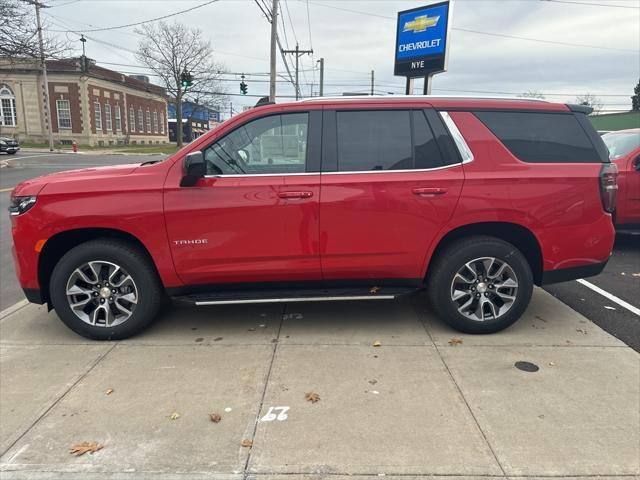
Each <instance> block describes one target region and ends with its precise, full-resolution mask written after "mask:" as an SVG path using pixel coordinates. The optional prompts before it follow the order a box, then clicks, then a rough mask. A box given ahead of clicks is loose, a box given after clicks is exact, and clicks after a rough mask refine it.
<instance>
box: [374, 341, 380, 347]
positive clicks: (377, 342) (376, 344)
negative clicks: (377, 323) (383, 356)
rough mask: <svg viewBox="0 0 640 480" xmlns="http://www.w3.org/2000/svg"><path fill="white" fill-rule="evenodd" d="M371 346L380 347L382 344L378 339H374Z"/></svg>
mask: <svg viewBox="0 0 640 480" xmlns="http://www.w3.org/2000/svg"><path fill="white" fill-rule="evenodd" d="M373 346H374V347H380V346H382V343H380V341H379V340H376V341H375V342H373Z"/></svg>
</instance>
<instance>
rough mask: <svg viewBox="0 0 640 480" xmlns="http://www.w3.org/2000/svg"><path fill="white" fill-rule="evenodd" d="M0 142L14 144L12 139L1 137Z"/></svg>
mask: <svg viewBox="0 0 640 480" xmlns="http://www.w3.org/2000/svg"><path fill="white" fill-rule="evenodd" d="M0 140H2V141H3V142H13V141H14V139H13V138H11V137H0Z"/></svg>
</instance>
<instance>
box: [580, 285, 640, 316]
mask: <svg viewBox="0 0 640 480" xmlns="http://www.w3.org/2000/svg"><path fill="white" fill-rule="evenodd" d="M576 282H578V283H580V284H582V285H584V286H585V287H587V288H590V289H591V290H593V291H594V292H596V293H599V294H600V295H602V296H603V297H605V298H607V299H609V300H611V301H612V302H614V303H616V304H618V305H620V306H621V307H623V308H626V309H627V310H629V311H630V312H631V313H635V314H636V315H638V316H639V317H640V308H638V307H634V306H633V305H631V304H630V303H628V302H625V301H624V300H622V299H621V298H618V297H616V296H615V295H613V294H612V293H609V292H607V291H606V290H603V289H601V288H600V287H598V286H596V285H594V284H593V283H591V282H587V281H586V280H584V279H582V278H580V279H578V280H576Z"/></svg>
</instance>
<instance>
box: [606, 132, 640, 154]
mask: <svg viewBox="0 0 640 480" xmlns="http://www.w3.org/2000/svg"><path fill="white" fill-rule="evenodd" d="M602 140H604V143H605V145H606V146H607V148H608V149H609V159H610V160H615V159H616V158H620V157H624V156H625V155H626V154H628V153H629V152H631V151H633V150H635V149H636V148H638V147H640V133H635V132H634V133H607V134H605V135H603V136H602Z"/></svg>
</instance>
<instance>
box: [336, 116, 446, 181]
mask: <svg viewBox="0 0 640 480" xmlns="http://www.w3.org/2000/svg"><path fill="white" fill-rule="evenodd" d="M336 128H337V160H338V162H337V163H338V171H341V172H360V171H382V170H412V169H427V168H434V167H440V166H442V165H444V163H443V162H442V156H441V154H440V150H439V149H438V145H437V143H436V141H435V138H434V135H433V132H432V131H431V127H430V126H429V124H428V122H427V119H426V118H425V115H424V113H423V112H422V111H421V110H416V111H411V110H357V111H338V112H336Z"/></svg>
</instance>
